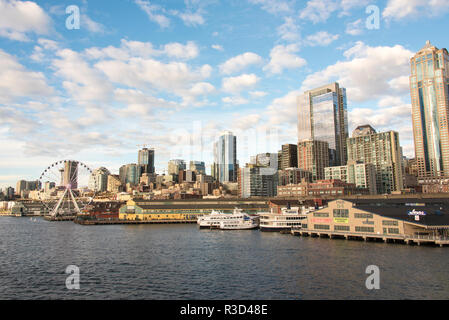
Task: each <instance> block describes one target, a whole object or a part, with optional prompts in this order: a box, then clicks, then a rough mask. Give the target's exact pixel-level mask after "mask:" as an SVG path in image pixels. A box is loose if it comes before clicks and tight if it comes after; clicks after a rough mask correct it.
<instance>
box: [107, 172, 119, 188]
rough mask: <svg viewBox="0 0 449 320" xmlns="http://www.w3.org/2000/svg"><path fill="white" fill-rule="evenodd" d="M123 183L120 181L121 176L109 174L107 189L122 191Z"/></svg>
mask: <svg viewBox="0 0 449 320" xmlns="http://www.w3.org/2000/svg"><path fill="white" fill-rule="evenodd" d="M121 186H122V183H121V182H120V176H119V175H115V174H111V175H109V176H108V186H107V188H106V190H107V191H108V192H111V193H117V192H120V191H121Z"/></svg>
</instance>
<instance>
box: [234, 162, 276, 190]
mask: <svg viewBox="0 0 449 320" xmlns="http://www.w3.org/2000/svg"><path fill="white" fill-rule="evenodd" d="M277 180H278V177H277V168H275V169H273V168H269V167H260V166H256V165H252V164H249V165H248V166H246V167H245V168H241V169H239V173H238V192H239V196H240V197H241V198H250V197H274V196H276V193H277V185H278V181H277Z"/></svg>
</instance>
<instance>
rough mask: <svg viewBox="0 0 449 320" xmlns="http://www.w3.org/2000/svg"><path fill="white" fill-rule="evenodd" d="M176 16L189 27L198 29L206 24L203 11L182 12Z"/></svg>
mask: <svg viewBox="0 0 449 320" xmlns="http://www.w3.org/2000/svg"><path fill="white" fill-rule="evenodd" d="M175 15H177V16H178V17H179V18H181V20H182V21H183V22H184V24H185V25H186V26H188V27H196V26H199V25H203V24H204V23H205V20H204V17H203V15H202V11H201V10H198V11H196V12H189V11H186V12H180V13H176V14H175Z"/></svg>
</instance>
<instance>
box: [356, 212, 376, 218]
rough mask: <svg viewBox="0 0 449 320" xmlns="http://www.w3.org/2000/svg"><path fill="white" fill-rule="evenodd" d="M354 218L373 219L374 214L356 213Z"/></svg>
mask: <svg viewBox="0 0 449 320" xmlns="http://www.w3.org/2000/svg"><path fill="white" fill-rule="evenodd" d="M354 218H356V219H372V218H373V214H372V213H360V212H356V213H354Z"/></svg>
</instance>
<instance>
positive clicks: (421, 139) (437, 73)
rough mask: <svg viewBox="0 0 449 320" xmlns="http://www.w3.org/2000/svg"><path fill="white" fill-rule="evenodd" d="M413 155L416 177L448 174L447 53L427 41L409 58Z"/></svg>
mask: <svg viewBox="0 0 449 320" xmlns="http://www.w3.org/2000/svg"><path fill="white" fill-rule="evenodd" d="M410 65H411V76H410V92H411V101H412V119H413V134H414V140H415V155H416V161H417V167H418V175H419V176H420V177H428V176H431V177H437V176H449V127H448V125H449V123H448V121H449V55H448V51H447V50H446V49H438V48H436V47H435V46H433V45H432V44H431V43H430V42H429V41H427V43H426V45H425V46H424V47H423V48H422V49H421V50H420V51H418V53H416V55H415V56H414V57H412V58H411V60H410Z"/></svg>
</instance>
